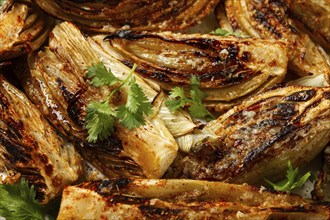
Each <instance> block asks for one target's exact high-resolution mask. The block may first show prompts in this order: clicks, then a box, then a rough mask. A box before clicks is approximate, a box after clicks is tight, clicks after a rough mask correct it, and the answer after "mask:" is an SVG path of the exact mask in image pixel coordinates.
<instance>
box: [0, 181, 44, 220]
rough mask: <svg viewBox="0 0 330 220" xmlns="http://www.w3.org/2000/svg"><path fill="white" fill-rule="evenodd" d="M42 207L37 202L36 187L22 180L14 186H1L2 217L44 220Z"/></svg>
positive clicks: (0, 209) (7, 218)
mask: <svg viewBox="0 0 330 220" xmlns="http://www.w3.org/2000/svg"><path fill="white" fill-rule="evenodd" d="M42 209H43V207H42V205H41V204H40V203H39V202H38V201H36V191H35V189H34V186H31V187H29V185H28V182H27V181H26V180H25V179H24V178H21V180H20V182H18V183H16V184H12V185H7V184H4V185H0V216H2V217H4V218H6V220H11V219H13V220H14V219H36V220H39V219H40V220H41V219H44V214H43V210H42Z"/></svg>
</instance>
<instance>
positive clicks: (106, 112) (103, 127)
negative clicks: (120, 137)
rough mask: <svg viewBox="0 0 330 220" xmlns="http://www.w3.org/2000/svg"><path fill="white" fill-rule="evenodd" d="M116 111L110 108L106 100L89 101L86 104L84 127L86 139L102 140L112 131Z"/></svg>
mask: <svg viewBox="0 0 330 220" xmlns="http://www.w3.org/2000/svg"><path fill="white" fill-rule="evenodd" d="M115 115H116V112H115V111H114V110H113V109H111V107H110V105H109V102H108V101H103V102H91V103H89V105H88V106H87V116H86V128H87V131H88V137H87V140H88V141H89V142H96V141H97V140H98V139H100V140H104V139H105V138H107V137H108V136H109V135H110V134H112V133H113V132H114V127H113V125H114V121H115V119H114V117H115Z"/></svg>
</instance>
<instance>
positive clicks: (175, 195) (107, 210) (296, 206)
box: [58, 179, 330, 219]
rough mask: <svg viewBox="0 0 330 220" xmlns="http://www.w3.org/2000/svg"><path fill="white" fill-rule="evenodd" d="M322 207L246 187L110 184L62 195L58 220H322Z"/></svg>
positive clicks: (116, 181)
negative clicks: (280, 219)
mask: <svg viewBox="0 0 330 220" xmlns="http://www.w3.org/2000/svg"><path fill="white" fill-rule="evenodd" d="M329 215H330V212H329V207H327V206H326V205H315V204H311V203H308V201H305V200H303V199H302V198H300V197H299V196H294V195H289V194H281V193H271V192H269V191H267V190H266V189H259V188H253V187H251V186H247V185H235V184H227V183H222V182H207V181H196V180H176V179H174V180H154V179H152V180H146V179H136V180H130V179H114V180H104V181H98V182H92V183H84V184H82V185H79V186H72V187H68V188H66V189H65V190H64V193H63V199H62V203H61V208H60V212H59V215H58V219H68V218H73V219H89V218H94V219H112V218H121V219H155V218H157V219H269V218H275V219H277V218H284V219H287V218H290V217H291V218H295V219H299V218H301V217H305V218H313V217H319V218H320V219H327V218H328V217H329Z"/></svg>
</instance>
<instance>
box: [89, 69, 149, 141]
mask: <svg viewBox="0 0 330 220" xmlns="http://www.w3.org/2000/svg"><path fill="white" fill-rule="evenodd" d="M135 69H136V65H135V64H134V66H133V68H132V70H131V72H130V74H129V76H128V77H127V78H126V79H125V80H124V81H122V80H119V79H118V78H117V77H115V76H114V75H113V74H112V73H111V71H109V70H107V69H106V68H105V66H104V64H103V63H98V64H96V65H92V66H91V67H89V68H88V71H87V77H88V78H92V80H91V81H90V84H92V85H94V86H96V87H98V86H103V85H108V86H111V85H115V84H118V83H120V84H119V85H118V86H117V87H116V88H115V89H114V90H113V91H112V92H111V93H110V94H109V95H108V97H107V99H106V100H105V101H101V102H91V103H90V104H89V105H88V106H87V110H86V112H87V115H86V118H85V120H86V129H87V131H88V137H87V140H88V141H89V142H96V141H97V140H99V139H100V140H103V139H106V138H107V137H108V136H109V135H111V134H112V133H113V132H114V123H115V121H116V120H119V122H120V123H121V124H122V125H123V126H124V127H127V128H128V129H133V128H136V127H138V126H140V125H144V124H145V119H144V117H145V116H146V115H150V114H151V113H152V104H151V103H150V102H149V100H148V98H147V97H146V95H145V94H144V93H143V91H142V89H141V87H140V86H139V85H138V84H137V83H136V79H135V78H134V77H132V75H133V73H134V71H135ZM124 85H127V87H128V92H127V99H126V103H125V105H123V106H118V107H117V108H116V107H111V106H110V100H111V97H112V95H113V94H115V93H116V92H117V91H118V90H119V89H120V88H121V87H122V86H124Z"/></svg>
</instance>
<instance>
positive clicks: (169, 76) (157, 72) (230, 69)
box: [104, 30, 260, 86]
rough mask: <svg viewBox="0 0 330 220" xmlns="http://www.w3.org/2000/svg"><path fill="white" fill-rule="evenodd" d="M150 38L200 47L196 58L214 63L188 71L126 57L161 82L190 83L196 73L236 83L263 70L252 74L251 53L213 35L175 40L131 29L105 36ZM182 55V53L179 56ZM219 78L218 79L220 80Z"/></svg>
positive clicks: (222, 82)
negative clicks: (250, 67)
mask: <svg viewBox="0 0 330 220" xmlns="http://www.w3.org/2000/svg"><path fill="white" fill-rule="evenodd" d="M148 38H157V39H159V40H161V41H164V42H168V43H171V44H186V45H189V46H192V47H195V48H197V49H199V50H200V51H196V52H195V53H194V55H195V56H196V57H201V58H207V59H209V60H210V62H211V63H212V64H213V65H211V66H210V67H209V68H208V69H204V70H202V71H199V70H191V71H184V70H178V69H176V68H168V67H164V66H158V65H152V64H148V63H147V62H143V61H142V63H141V62H140V61H138V60H134V58H132V57H130V58H128V57H125V59H124V60H121V62H122V63H123V64H125V65H127V66H129V67H131V68H132V66H133V65H134V63H138V67H137V69H136V71H137V72H138V73H140V74H141V75H142V76H144V77H146V78H151V79H154V80H157V81H160V82H174V83H178V82H175V81H173V78H176V79H178V78H179V79H180V84H189V81H190V78H191V76H192V75H196V76H197V77H198V78H199V80H200V81H201V82H205V83H207V82H210V81H211V80H212V84H213V85H214V84H216V85H214V86H226V85H234V84H238V83H241V82H242V81H246V80H247V79H249V78H251V77H253V76H256V75H258V74H260V73H252V71H251V70H250V69H249V68H247V67H246V65H245V63H246V62H249V61H250V60H251V54H250V53H249V52H247V51H246V52H244V53H243V55H242V57H239V56H238V54H239V47H238V46H237V45H236V44H235V43H226V44H223V43H221V42H220V41H219V40H216V39H209V38H182V39H172V38H165V37H162V36H159V35H155V34H151V33H146V32H132V31H130V30H125V31H118V32H116V33H114V34H112V35H108V36H107V37H105V39H104V40H105V41H109V42H110V44H111V41H112V40H116V39H120V40H125V41H132V42H133V41H137V40H146V41H148ZM222 49H226V50H227V51H228V53H229V54H228V56H227V58H226V59H221V57H220V56H219V51H221V50H222ZM179 56H180V55H179ZM216 80H218V81H216Z"/></svg>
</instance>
